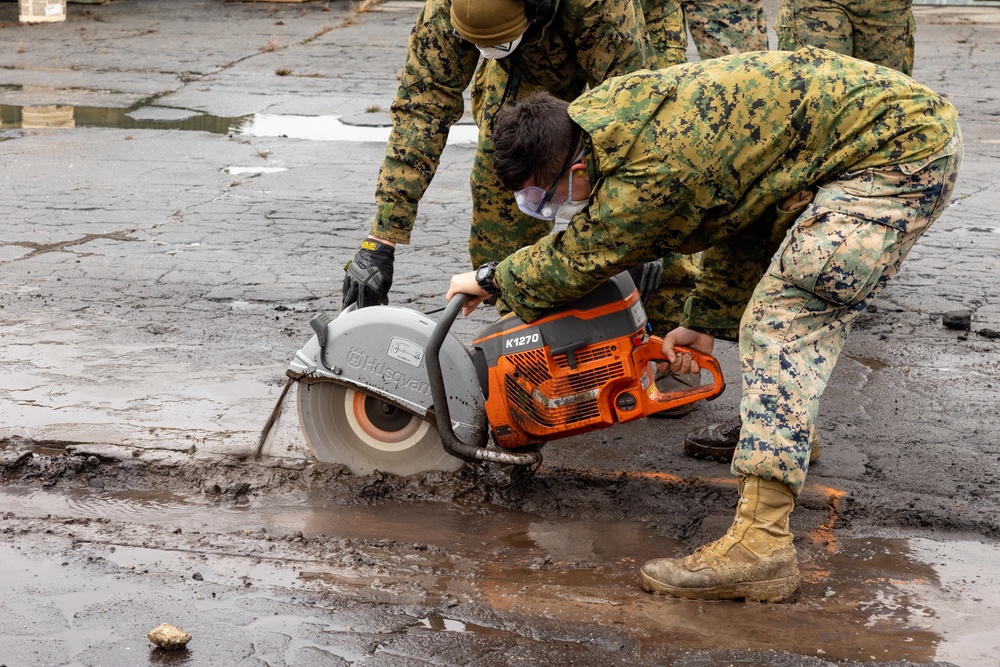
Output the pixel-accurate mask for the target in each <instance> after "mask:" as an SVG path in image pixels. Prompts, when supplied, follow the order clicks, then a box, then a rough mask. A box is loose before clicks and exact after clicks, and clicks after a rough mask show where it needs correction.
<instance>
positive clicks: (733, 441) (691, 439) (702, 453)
mask: <svg viewBox="0 0 1000 667" xmlns="http://www.w3.org/2000/svg"><path fill="white" fill-rule="evenodd" d="M742 426H743V423H742V422H741V421H740V418H739V417H735V418H733V419H729V420H726V421H724V422H722V423H721V424H709V425H708V426H705V427H704V428H699V429H697V430H695V431H691V432H690V433H688V434H687V435H685V436H684V453H685V454H687V455H688V456H691V457H694V458H696V459H710V460H714V461H723V462H729V461H732V460H733V453H734V452H735V451H736V445H737V444H738V443H739V441H740V428H741V427H742ZM818 460H819V438H818V437H816V429H813V431H812V447H811V448H810V449H809V463H810V465H811V464H813V463H816V461H818Z"/></svg>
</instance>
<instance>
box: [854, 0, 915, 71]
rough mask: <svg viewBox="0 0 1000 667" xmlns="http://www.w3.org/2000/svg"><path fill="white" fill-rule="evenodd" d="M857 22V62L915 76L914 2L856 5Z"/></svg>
mask: <svg viewBox="0 0 1000 667" xmlns="http://www.w3.org/2000/svg"><path fill="white" fill-rule="evenodd" d="M852 4H855V5H858V7H857V14H856V16H855V20H854V52H853V53H852V54H851V55H853V56H854V57H855V58H860V59H862V60H867V61H868V62H870V63H875V64H876V65H883V66H885V67H891V68H892V69H895V70H899V71H900V72H902V73H903V74H906V75H907V76H909V75H910V74H912V73H913V50H914V38H913V33H914V32H915V31H916V24H915V22H914V20H913V9H912V5H913V0H879V1H878V2H871V1H870V0H869V1H867V2H856V3H852Z"/></svg>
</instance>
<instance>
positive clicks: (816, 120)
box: [497, 48, 961, 494]
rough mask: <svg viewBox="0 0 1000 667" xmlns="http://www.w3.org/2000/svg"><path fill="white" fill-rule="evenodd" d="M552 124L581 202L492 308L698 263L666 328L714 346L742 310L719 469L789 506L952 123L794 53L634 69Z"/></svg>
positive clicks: (841, 61)
mask: <svg viewBox="0 0 1000 667" xmlns="http://www.w3.org/2000/svg"><path fill="white" fill-rule="evenodd" d="M569 112H570V116H571V117H572V118H573V119H574V120H575V121H576V122H577V123H579V124H580V125H581V126H582V127H583V128H584V130H585V131H586V132H587V134H588V135H589V137H590V141H591V145H590V150H589V151H588V156H587V159H588V167H589V169H590V174H591V183H593V184H595V186H596V187H595V190H594V192H595V194H594V196H593V197H592V199H591V205H590V209H589V211H587V212H585V213H582V214H579V215H577V216H576V217H575V218H574V219H573V222H572V223H571V224H570V225H569V227H568V228H567V229H566V230H565V231H564V232H562V233H559V234H555V235H552V236H548V237H546V238H543V239H541V240H540V241H538V242H537V243H536V244H535V245H533V246H532V247H530V248H525V249H523V250H521V251H519V252H518V253H516V254H515V255H513V256H511V257H509V258H507V259H506V260H504V261H503V262H501V263H500V265H499V266H498V267H497V283H498V285H499V286H500V288H501V291H502V293H503V297H504V299H505V300H506V301H507V303H508V304H509V305H511V306H512V307H513V308H514V310H515V311H516V312H517V314H518V315H519V316H520V317H521V318H523V319H526V320H528V321H530V320H532V319H534V318H536V317H537V316H539V315H540V314H541V313H542V312H544V310H546V309H548V308H551V307H553V306H555V305H559V304H561V303H565V302H566V301H569V300H571V299H573V298H576V297H577V296H579V295H581V294H583V293H586V292H587V291H588V290H589V289H591V288H592V287H593V286H594V285H595V284H597V283H599V282H601V281H603V280H605V279H607V278H608V277H609V276H611V275H613V274H615V273H617V272H618V271H619V270H621V268H623V267H627V266H633V265H636V264H639V263H641V262H643V261H648V260H650V259H653V258H655V257H658V256H661V255H663V254H665V253H668V252H674V251H676V252H681V253H693V252H698V251H703V252H702V265H701V275H700V279H699V281H698V284H697V287H696V289H695V292H694V295H693V296H691V297H690V298H689V299H688V300H687V303H686V304H685V310H684V314H683V317H682V318H681V325H682V326H687V327H691V328H694V329H698V330H701V331H705V332H708V333H713V334H716V335H721V336H727V335H729V334H730V333H731V332H732V331H734V330H735V328H736V327H737V325H738V322H739V321H740V318H741V316H742V323H741V324H739V341H740V351H741V358H742V366H743V368H742V371H743V385H744V393H743V399H742V403H741V416H742V419H743V431H742V433H741V439H740V445H739V447H738V448H737V453H736V455H735V457H734V459H733V464H732V466H733V470H734V472H737V473H739V474H748V473H749V474H754V475H758V476H760V477H763V478H765V479H777V480H780V481H782V482H784V483H786V484H788V485H789V486H790V487H791V488H792V490H793V492H794V493H796V494H797V493H798V492H799V490H800V489H801V485H802V481H803V480H804V478H805V474H806V470H807V467H808V459H809V449H810V438H809V434H810V429H811V428H812V424H813V422H814V419H815V416H816V409H817V405H818V401H819V397H820V395H821V394H822V392H823V389H824V388H825V386H826V381H827V379H828V378H829V374H830V371H831V370H832V368H833V365H834V364H835V363H836V360H837V356H838V354H839V352H840V349H841V346H842V344H843V340H844V337H845V336H846V334H847V331H848V330H849V328H850V324H851V322H852V321H853V320H854V318H855V317H856V315H857V313H859V312H860V311H861V310H863V309H864V307H865V304H866V303H867V301H868V300H869V299H870V298H871V296H872V295H873V294H875V293H877V292H878V291H879V290H880V289H882V287H884V285H885V284H886V282H888V280H889V279H890V278H891V277H892V276H893V275H894V274H895V273H896V271H897V270H898V268H899V264H900V262H902V260H903V258H904V257H905V256H906V253H907V252H908V251H909V249H910V247H912V245H913V243H914V242H915V241H916V239H917V237H918V236H919V235H920V234H921V233H922V232H923V231H924V230H925V229H926V227H927V226H928V225H929V224H930V223H931V222H932V221H933V220H934V219H935V218H936V217H937V216H939V215H940V213H941V211H942V210H943V208H944V206H945V205H946V204H947V201H948V199H949V197H950V194H951V191H952V189H953V186H954V179H955V176H956V173H957V169H958V165H959V162H960V159H961V138H960V134H959V131H958V114H957V111H956V110H955V108H954V107H953V106H952V105H951V104H950V103H949V102H948V101H946V100H945V99H943V98H941V97H940V96H938V95H936V94H935V93H933V92H932V91H931V90H929V89H927V88H926V87H924V86H922V85H920V84H917V83H916V82H914V81H913V80H912V79H910V78H909V77H906V76H904V75H902V74H900V73H898V72H896V71H893V70H890V69H887V68H883V67H879V66H876V65H873V64H870V63H866V62H863V61H860V60H855V59H852V58H844V57H842V56H839V55H837V54H834V53H832V52H830V51H825V50H821V49H815V48H806V49H802V50H800V51H797V52H794V53H788V52H780V51H773V52H756V53H751V54H745V55H738V56H729V57H725V58H721V59H715V60H708V61H704V62H702V63H692V64H688V65H683V66H680V67H675V68H672V69H670V70H665V71H660V72H637V73H634V74H631V75H627V76H623V77H619V78H615V79H612V80H610V81H608V82H606V83H605V84H603V85H601V86H599V87H598V88H596V89H595V90H593V91H591V92H589V93H587V94H585V95H583V96H582V97H581V98H579V99H578V100H577V101H575V102H574V103H572V104H571V105H570V108H569ZM650 156H655V161H651V160H650V159H649V158H650ZM814 194H815V196H814V197H813V195H814ZM810 199H812V201H811V202H810ZM786 202H787V203H786ZM792 202H794V203H792ZM593 218H596V220H595V219H593ZM775 251H777V252H775ZM768 266H770V268H767V267H768ZM765 269H766V273H765ZM748 304H749V305H748ZM744 308H746V314H745V315H743V311H744Z"/></svg>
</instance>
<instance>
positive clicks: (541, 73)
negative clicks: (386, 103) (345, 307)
mask: <svg viewBox="0 0 1000 667" xmlns="http://www.w3.org/2000/svg"><path fill="white" fill-rule="evenodd" d="M556 5H557V6H556V10H555V15H554V18H553V19H552V20H551V21H550V22H549V24H548V25H546V26H544V27H543V28H541V29H540V30H538V29H532V30H529V31H528V33H527V34H526V35H525V38H524V41H523V42H522V43H521V46H520V47H518V51H520V52H521V58H522V61H523V70H522V72H523V73H522V76H523V81H524V83H527V84H530V85H534V86H540V87H543V88H545V89H546V90H550V91H552V92H553V93H554V94H556V95H559V96H560V97H563V98H564V99H573V97H575V96H576V95H577V94H578V93H579V92H580V91H581V90H583V88H584V86H585V85H590V86H595V85H597V84H599V83H601V82H602V81H604V80H605V79H608V78H610V77H612V76H616V75H619V74H625V73H627V72H632V71H635V70H637V69H641V68H643V67H645V66H646V57H647V54H648V53H649V49H650V45H649V43H648V40H647V38H646V30H645V23H644V22H643V18H642V15H641V14H640V13H638V11H637V9H636V7H637V4H636V3H633V2H630V1H629V0H561V1H559V2H557V3H556ZM450 7H451V0H427V3H426V4H425V5H424V8H423V10H422V11H421V12H420V15H419V16H418V17H417V21H416V24H415V25H414V27H413V30H412V32H411V33H410V41H409V47H408V50H407V55H406V62H405V63H404V65H403V72H402V75H401V76H400V84H399V90H398V92H397V94H396V99H395V101H394V102H393V104H392V109H391V115H392V125H393V128H392V133H391V134H390V136H389V143H388V146H387V149H386V156H385V160H384V162H383V163H382V169H381V171H380V173H379V178H378V185H377V187H376V191H375V203H376V207H377V210H376V215H375V222H374V224H373V226H372V229H371V233H372V234H373V235H374V236H377V237H380V238H384V239H388V240H390V241H396V242H400V243H408V242H409V239H410V232H411V230H412V228H413V219H414V217H415V216H416V212H417V204H418V202H419V201H420V199H421V197H422V196H423V194H424V191H425V190H426V189H427V187H428V185H430V182H431V179H432V178H433V177H434V173H435V171H436V170H437V166H438V162H439V161H440V158H441V152H442V151H443V150H444V146H445V140H446V139H447V137H448V130H449V128H450V127H451V126H452V125H453V124H454V123H455V122H457V121H458V120H459V119H460V118H461V117H462V113H463V110H464V99H463V92H464V91H465V89H466V88H468V87H469V84H470V83H471V82H472V80H473V75H474V74H475V71H476V66H477V63H478V62H479V51H478V49H476V47H475V45H473V44H472V43H470V42H467V41H465V40H464V39H462V38H461V37H459V36H458V35H457V34H456V33H455V32H454V30H453V28H452V25H451V18H450V14H449V12H450ZM506 60H507V59H504V60H501V61H500V64H501V66H504V67H506V64H505V61H506ZM491 115H492V114H491Z"/></svg>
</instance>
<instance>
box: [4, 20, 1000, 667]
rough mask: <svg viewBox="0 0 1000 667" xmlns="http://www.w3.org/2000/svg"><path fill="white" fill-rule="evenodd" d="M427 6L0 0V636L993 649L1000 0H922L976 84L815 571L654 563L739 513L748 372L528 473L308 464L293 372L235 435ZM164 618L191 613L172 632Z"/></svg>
mask: <svg viewBox="0 0 1000 667" xmlns="http://www.w3.org/2000/svg"><path fill="white" fill-rule="evenodd" d="M773 4H775V3H770V4H768V5H767V6H768V8H769V10H770V14H769V15H770V16H771V17H772V22H773V17H774V16H776V8H775V7H774V6H772V5H773ZM418 8H419V4H418V3H414V2H405V1H402V2H400V1H395V2H384V3H381V4H380V5H378V6H376V7H374V8H372V9H371V10H370V11H361V10H360V9H359V7H357V6H355V5H352V4H349V3H347V2H340V1H334V2H306V3H262V2H225V3H222V2H219V3H215V2H211V3H207V2H200V1H197V0H172V1H171V2H162V1H160V2H157V1H156V0H113V1H112V2H109V3H106V4H103V5H77V4H70V5H69V11H68V17H67V20H66V21H65V22H64V23H54V24H46V25H34V26H22V25H19V24H18V23H17V4H16V3H0V44H2V45H3V46H4V48H3V49H0V120H2V125H0V165H2V170H0V210H2V211H3V213H2V214H0V216H2V217H0V220H2V224H0V229H2V234H0V479H2V481H3V482H4V484H3V486H2V487H0V513H2V518H0V575H2V576H0V582H3V583H0V588H2V590H3V594H2V595H0V609H2V610H3V612H4V613H3V614H0V637H3V640H2V641H0V663H2V664H6V665H42V664H46V665H63V664H73V665H97V664H101V665H136V664H150V665H159V664H171V665H173V664H177V665H182V664H183V665H223V664H233V665H243V664H246V665H251V664H252V665H261V664H268V665H281V664H289V665H292V664H294V665H348V664H355V665H366V666H367V667H371V666H379V665H421V664H427V665H520V664H524V665H528V664H533V665H534V664H556V663H560V662H561V663H566V664H577V665H613V664H629V665H633V666H634V665H647V664H649V665H653V664H657V665H662V664H671V665H692V666H693V665H719V664H752V665H828V664H834V662H836V663H837V664H867V663H875V664H886V665H897V664H926V663H934V664H953V665H959V666H960V667H972V666H975V667H978V666H979V665H993V664H997V660H996V656H997V655H1000V641H998V640H997V639H996V637H995V628H996V627H998V626H1000V553H998V549H1000V491H998V489H1000V485H998V481H1000V480H998V477H1000V474H998V473H1000V401H998V400H997V386H998V383H1000V341H998V340H997V339H996V337H995V335H994V333H995V332H997V331H1000V305H998V300H997V296H996V292H997V290H996V285H997V284H1000V261H998V260H997V257H998V251H1000V224H998V222H997V216H996V213H995V211H996V210H997V208H998V204H1000V188H998V182H1000V168H998V165H1000V93H998V87H1000V69H998V68H997V67H996V62H997V61H998V57H1000V9H998V8H987V7H977V8H960V7H918V8H916V16H917V22H918V32H917V60H916V67H915V71H914V76H915V78H916V79H918V80H920V81H922V82H924V83H927V84H928V85H930V86H931V87H932V88H934V89H935V90H938V91H939V92H942V93H944V94H946V95H948V96H949V98H950V99H952V101H953V102H954V103H955V104H956V106H957V107H958V108H959V111H960V113H961V119H962V127H963V132H964V135H965V140H966V144H967V148H966V158H965V163H964V165H963V170H962V174H961V178H960V181H959V185H958V190H957V194H956V197H955V200H954V201H953V203H952V205H951V206H950V207H949V208H948V210H947V212H946V213H945V215H944V217H943V218H942V219H941V220H940V221H938V222H937V223H936V224H935V226H934V227H933V228H932V229H931V231H930V232H928V234H927V235H926V236H925V237H924V238H923V239H921V241H920V243H919V244H918V245H917V247H916V248H915V249H914V251H913V252H912V253H911V256H910V258H909V259H908V260H907V264H906V265H905V266H904V269H903V271H902V272H901V274H900V275H899V276H898V277H897V279H896V280H895V282H894V283H893V284H892V285H891V286H890V288H889V289H888V290H887V291H886V292H885V293H884V294H883V295H882V296H881V297H880V298H879V299H878V300H877V301H876V303H875V307H874V308H870V309H869V311H868V312H867V313H865V314H864V315H863V316H862V318H861V320H860V321H859V322H858V324H857V326H856V329H855V331H854V332H853V333H852V335H851V338H850V339H849V340H848V344H847V347H846V349H845V354H844V356H843V358H842V359H841V361H840V363H839V365H838V367H837V369H836V371H835V372H834V376H833V379H832V381H831V384H830V387H829V389H828V390H827V395H826V397H825V398H824V403H823V406H822V408H821V412H820V418H819V423H818V431H819V434H820V438H821V441H822V443H823V452H822V457H821V460H820V462H819V463H818V464H817V465H815V466H814V468H813V469H812V470H810V477H809V480H808V481H807V484H806V488H805V491H804V493H803V496H802V497H801V498H800V501H799V506H798V508H797V509H796V511H795V513H794V515H793V517H792V530H793V532H795V534H796V537H797V541H796V546H797V548H798V550H799V553H800V561H801V564H802V569H803V575H804V577H805V582H804V585H803V592H802V595H801V596H800V598H799V600H798V601H797V602H796V603H794V604H791V605H745V604H735V603H695V602H687V601H674V600H667V599H663V598H657V597H653V596H649V595H646V594H644V593H642V591H641V590H639V588H638V574H637V572H638V566H639V565H641V563H642V562H643V561H644V560H645V559H647V558H650V557H655V556H663V555H673V554H680V553H683V552H685V551H687V550H689V549H691V548H693V547H694V546H696V545H697V544H700V543H702V542H704V541H706V540H709V539H713V538H714V537H717V536H718V534H719V533H721V532H722V531H723V530H724V529H725V527H726V526H727V525H728V523H729V520H730V519H731V512H732V509H731V508H732V504H733V501H734V499H735V490H734V488H735V487H734V483H733V480H732V478H731V477H730V476H729V474H728V468H727V466H725V465H723V464H718V463H711V462H703V461H695V460H692V459H687V458H685V457H683V456H682V455H681V440H682V438H683V434H684V433H685V432H686V431H688V430H690V429H692V428H696V427H699V426H702V425H704V424H707V423H710V422H712V421H714V420H718V419H720V418H724V417H727V416H729V415H731V414H733V411H734V409H735V406H736V404H737V400H738V395H737V392H736V391H735V388H731V389H730V390H729V391H728V392H727V393H726V394H725V395H723V396H722V397H721V398H719V399H718V400H717V401H714V402H712V403H705V404H703V405H701V406H700V407H699V408H698V409H697V410H696V411H695V412H694V413H692V414H691V415H690V416H688V417H686V418H684V419H681V420H652V419H650V420H646V421H645V422H641V423H636V424H631V425H628V426H624V427H618V428H615V429H611V430H608V431H602V432H598V433H594V434H590V435H587V436H579V437H574V438H570V439H567V440H564V441H559V442H555V443H551V444H550V445H547V446H546V459H545V464H544V465H543V467H542V469H541V470H540V471H539V472H538V474H537V475H536V476H535V477H534V478H533V479H532V480H530V482H529V483H527V484H521V485H514V486H509V485H508V484H507V482H506V480H505V478H504V477H503V475H502V474H500V473H499V472H498V471H492V470H485V471H484V470H464V471H461V472H460V473H456V474H455V475H435V474H430V475H423V476H418V477H416V478H413V479H407V480H401V479H398V478H392V477H391V476H382V475H376V476H372V477H369V478H355V477H353V476H351V475H350V474H349V473H347V472H346V471H344V470H342V469H339V468H338V467H336V466H325V465H322V464H316V463H315V462H313V461H312V459H311V457H310V454H309V452H308V448H307V447H306V446H305V444H304V443H303V441H302V438H301V435H300V433H299V430H298V425H297V418H296V415H295V407H294V396H292V397H290V400H288V401H286V404H285V408H284V410H283V412H282V414H281V417H280V419H279V420H278V422H277V424H276V426H275V429H274V430H273V431H272V433H271V435H270V437H269V438H268V441H267V443H266V447H265V456H264V457H262V459H261V460H260V461H255V460H253V459H252V457H250V456H249V455H250V454H251V453H252V452H253V451H254V450H255V449H256V446H257V441H258V438H259V435H260V431H261V428H262V427H263V425H264V422H265V420H266V419H267V416H268V415H269V414H270V412H271V409H272V407H273V406H274V404H275V401H276V400H277V397H278V395H279V393H280V391H281V388H282V386H283V385H284V382H285V378H284V370H285V368H286V366H287V363H288V361H289V360H290V359H291V357H292V355H293V354H294V352H295V351H296V350H297V349H298V348H299V347H301V346H302V345H303V344H304V343H305V342H306V340H307V339H308V338H309V336H310V335H311V330H310V328H309V325H308V321H309V319H310V318H311V317H312V316H313V315H314V314H315V313H316V312H319V311H328V312H336V311H337V310H338V308H339V298H338V297H337V295H336V293H337V292H338V291H339V283H340V277H341V276H342V266H343V264H344V262H345V261H346V260H347V259H348V258H349V257H350V256H351V255H353V253H354V251H355V249H356V246H357V244H358V242H359V241H360V239H361V237H362V236H363V235H364V233H365V231H366V230H367V227H368V221H369V220H370V219H371V216H372V213H373V203H372V193H373V190H374V181H375V177H376V175H377V172H378V167H379V165H380V164H381V159H382V155H383V153H384V143H380V142H384V137H385V133H386V128H385V124H386V120H387V114H386V109H388V107H389V105H390V104H391V102H392V99H393V95H394V93H395V85H396V76H397V73H398V70H399V68H400V66H401V63H402V60H403V55H404V49H405V38H406V34H407V32H408V30H409V27H410V25H411V24H412V21H413V18H414V17H415V15H416V13H417V11H418ZM772 43H773V42H772ZM471 134H472V131H471V128H470V127H469V125H468V123H465V124H464V125H463V126H460V127H457V128H456V129H455V130H454V131H453V133H452V136H451V137H450V141H449V146H448V148H447V149H446V151H445V154H444V156H443V159H442V164H441V167H440V169H439V171H438V175H437V177H436V178H435V181H434V183H433V185H432V187H431V189H430V190H429V191H428V194H427V196H426V197H425V200H424V202H423V203H422V204H421V207H420V218H419V219H418V221H417V225H416V230H417V232H416V233H415V235H414V239H413V243H412V245H410V246H409V247H406V248H403V249H401V250H400V251H399V252H398V259H397V267H396V276H395V281H394V287H393V298H394V303H397V304H405V305H408V306H410V307H412V308H414V309H417V310H422V311H429V310H432V309H434V308H438V307H439V306H440V305H442V302H443V300H442V294H443V292H444V291H445V289H446V286H447V280H448V277H450V275H452V274H453V273H455V272H458V271H461V270H465V269H466V268H467V255H466V249H465V248H466V240H467V229H468V219H469V202H468V186H467V183H468V181H467V178H468V169H469V164H470V162H471V157H472V149H471V145H470V136H471ZM956 310H962V311H967V312H968V313H970V314H971V324H970V326H969V329H968V330H953V329H949V328H946V327H944V326H943V325H942V314H943V313H946V312H949V311H956ZM488 319H489V318H488V315H486V314H485V313H481V314H477V315H475V316H474V317H472V318H469V319H468V320H462V321H461V322H460V323H459V325H458V327H459V328H460V331H459V333H460V335H462V336H465V337H468V338H471V336H472V334H474V332H475V331H476V330H478V328H479V327H481V326H483V325H484V324H486V323H487V322H488ZM719 357H720V360H721V361H722V364H723V370H724V371H725V372H726V373H727V374H729V375H730V377H733V376H734V374H735V369H736V356H735V351H734V350H733V349H732V346H727V345H722V346H720V349H719ZM730 384H731V385H733V383H732V380H730ZM161 622H168V623H172V624H174V625H177V626H179V627H181V628H183V629H184V630H185V631H187V632H190V633H191V634H192V635H194V639H193V640H192V642H191V644H189V648H188V649H187V650H185V651H181V652H165V651H162V650H160V649H155V648H154V647H153V646H152V644H151V643H150V642H149V641H148V640H147V639H146V636H145V635H146V632H148V631H149V630H151V629H152V628H154V627H156V626H157V625H159V624H160V623H161Z"/></svg>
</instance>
